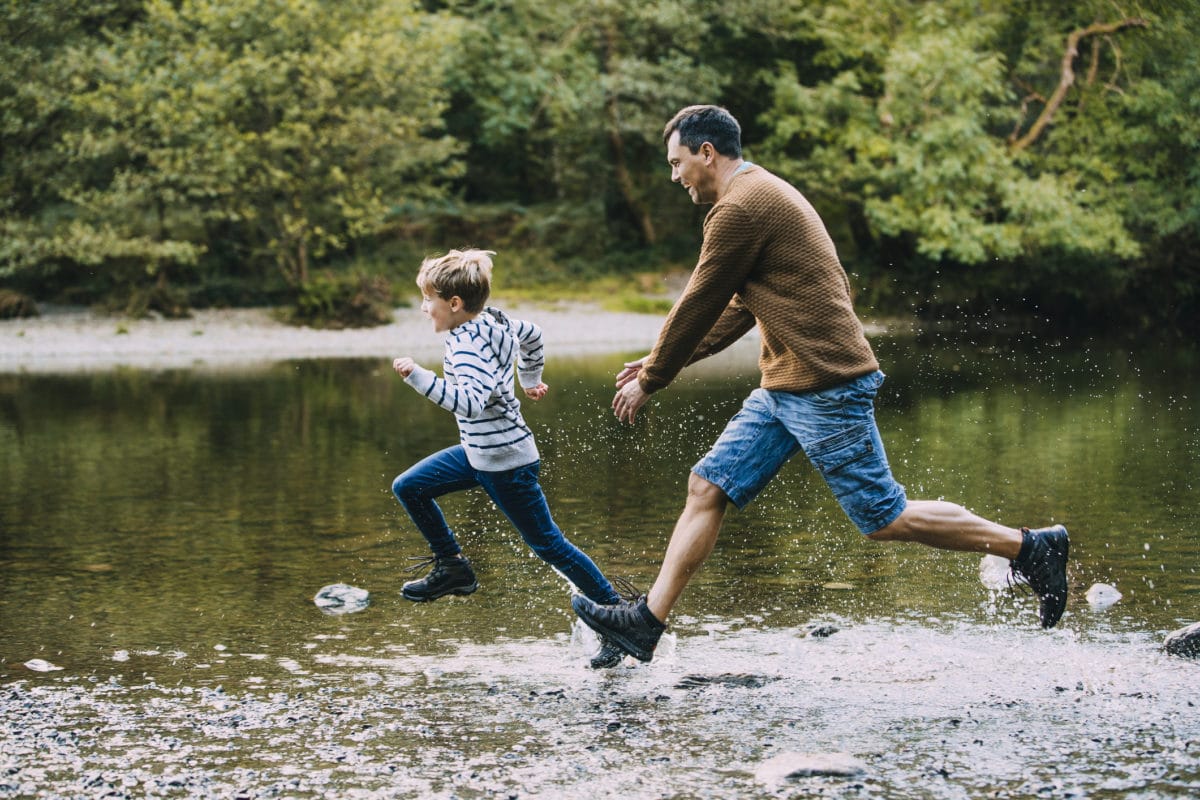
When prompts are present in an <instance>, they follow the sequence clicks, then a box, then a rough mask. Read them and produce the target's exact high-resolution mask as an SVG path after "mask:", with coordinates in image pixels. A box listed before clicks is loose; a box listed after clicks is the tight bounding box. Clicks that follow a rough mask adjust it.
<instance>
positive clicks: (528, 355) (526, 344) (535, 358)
mask: <svg viewBox="0 0 1200 800" xmlns="http://www.w3.org/2000/svg"><path fill="white" fill-rule="evenodd" d="M509 322H510V329H511V330H512V332H513V334H514V335H515V336H516V337H517V343H518V345H519V346H518V349H517V378H518V380H519V381H520V382H521V386H522V388H525V389H530V388H532V387H534V386H537V385H538V384H539V383H541V382H542V370H543V369H544V368H545V366H546V352H545V349H544V348H543V345H542V329H541V327H539V326H538V325H536V324H534V323H532V322H528V321H527V320H523V319H510V320H509Z"/></svg>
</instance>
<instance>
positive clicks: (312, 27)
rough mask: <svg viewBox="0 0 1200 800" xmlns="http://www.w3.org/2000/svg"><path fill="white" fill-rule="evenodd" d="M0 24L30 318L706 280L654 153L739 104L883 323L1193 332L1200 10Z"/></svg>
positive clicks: (66, 12)
mask: <svg viewBox="0 0 1200 800" xmlns="http://www.w3.org/2000/svg"><path fill="white" fill-rule="evenodd" d="M2 8H3V13H2V14H0V147H2V148H3V153H4V158H3V159H2V160H0V280H5V281H6V282H7V283H10V284H12V285H13V286H14V287H15V288H18V289H23V290H25V291H27V292H30V293H32V294H34V295H35V296H37V295H43V296H66V297H72V296H86V294H87V291H85V290H84V288H83V287H90V291H91V292H92V293H93V294H95V293H97V292H99V293H104V292H108V293H112V294H116V295H119V296H123V297H126V298H128V299H129V300H130V302H129V303H126V304H125V305H126V307H127V308H131V309H136V308H137V307H141V306H144V305H146V304H147V303H148V304H149V305H151V306H153V305H154V304H155V303H156V302H159V303H161V304H162V305H170V304H173V303H175V302H176V301H177V300H178V297H177V294H173V293H172V292H171V290H170V289H169V286H170V285H172V284H175V285H183V286H194V287H201V288H200V289H198V290H197V292H194V293H193V294H194V295H196V294H199V295H204V296H207V297H215V296H238V295H245V296H264V295H273V293H274V292H275V289H274V288H270V287H274V286H275V285H276V284H278V285H281V286H286V287H288V289H287V291H288V292H290V293H291V296H292V297H293V298H301V299H304V298H307V299H306V300H303V301H304V302H306V303H308V302H309V301H311V300H312V299H313V298H327V297H328V296H330V292H329V291H327V290H328V289H329V286H326V285H325V283H324V282H325V281H326V280H327V277H326V276H327V275H328V274H331V273H327V272H326V271H327V270H335V271H345V270H346V269H347V266H348V265H349V266H351V267H353V268H355V269H358V270H359V271H360V272H361V271H362V268H363V266H364V265H365V264H370V265H371V268H370V272H371V273H372V274H376V275H379V274H384V273H392V279H393V280H395V281H398V282H399V283H401V284H404V285H406V284H408V283H409V282H410V280H411V276H412V273H413V272H414V271H415V269H416V264H417V262H418V261H419V258H416V257H415V256H416V255H417V254H419V253H420V252H421V251H423V250H424V251H431V250H432V251H444V250H446V249H447V248H449V247H454V246H461V245H467V244H473V245H478V246H486V247H489V248H492V249H497V250H499V251H501V253H502V257H503V256H507V255H509V254H511V255H512V257H509V258H506V259H505V261H504V263H505V265H506V269H510V270H511V272H510V273H509V278H508V279H509V280H510V281H511V284H512V285H522V286H529V285H534V284H536V283H538V282H541V281H544V280H545V279H546V278H547V277H551V278H554V279H556V280H562V281H574V280H578V279H579V278H581V277H592V276H595V275H596V274H598V273H604V272H612V273H616V274H620V275H623V276H626V277H629V276H633V275H636V274H637V273H639V272H642V271H644V270H646V269H647V268H648V267H652V266H655V265H660V266H671V265H675V264H678V263H681V262H682V263H686V262H688V261H690V259H691V258H693V257H694V252H695V248H696V245H697V243H698V237H699V232H700V222H701V220H702V216H703V213H704V209H698V208H696V207H694V206H692V205H691V204H690V202H688V200H687V198H686V196H685V195H684V193H682V192H680V191H679V190H678V188H677V187H674V186H672V185H671V183H670V182H669V180H668V179H667V178H668V172H667V169H666V167H665V164H664V162H663V151H662V142H661V139H660V135H661V129H662V124H663V122H664V121H665V120H666V119H667V118H668V117H669V116H670V115H671V114H672V113H673V112H674V111H675V110H677V109H678V108H679V107H681V106H683V105H687V104H691V103H705V102H715V103H720V104H722V105H725V106H727V107H728V108H730V110H732V111H733V112H734V113H735V115H737V117H738V118H739V120H741V122H742V124H743V134H744V135H743V139H744V143H745V145H746V151H747V156H748V157H750V158H751V159H753V160H755V161H757V162H759V163H761V164H763V165H764V166H766V167H767V168H769V169H771V170H773V171H775V172H777V173H779V174H781V175H783V176H784V177H786V178H788V179H789V180H791V181H793V182H794V183H796V184H797V185H798V186H800V187H801V189H802V190H803V191H805V193H806V194H808V195H809V196H810V197H811V198H812V199H813V200H814V202H815V203H816V204H817V206H818V208H820V209H821V211H822V213H823V214H824V216H825V217H826V219H827V220H828V221H829V222H830V224H831V226H832V227H833V229H834V233H835V238H836V239H837V240H838V242H839V246H840V247H841V249H842V252H843V257H844V258H845V260H846V262H847V264H848V266H849V267H850V268H851V270H852V272H853V274H854V277H855V280H856V282H857V283H858V284H859V287H860V289H861V290H862V293H863V297H864V300H865V301H866V306H867V308H872V307H873V308H875V309H877V310H889V309H893V310H894V309H900V308H906V307H907V308H913V309H915V310H917V311H919V312H921V313H930V314H932V313H946V312H948V311H950V312H953V311H955V310H956V309H961V310H975V311H985V312H988V311H991V312H994V311H998V310H1002V309H1006V308H1007V309H1012V310H1017V311H1023V312H1028V311H1031V310H1037V311H1040V312H1045V313H1051V314H1054V315H1060V316H1066V317H1069V318H1070V319H1072V320H1073V321H1081V320H1086V319H1095V320H1105V321H1106V322H1107V321H1111V320H1113V319H1122V320H1124V321H1125V322H1129V323H1133V324H1155V323H1159V324H1167V325H1169V326H1172V327H1176V328H1187V327H1189V326H1192V325H1194V324H1195V323H1194V322H1192V321H1191V320H1194V319H1196V318H1198V317H1197V315H1196V313H1195V312H1196V310H1197V305H1198V304H1200V267H1197V266H1196V260H1195V258H1194V254H1195V252H1196V249H1197V246H1198V245H1200V242H1198V238H1200V237H1198V235H1197V232H1198V231H1200V224H1198V222H1200V166H1198V165H1200V158H1198V156H1200V152H1198V151H1200V122H1198V120H1200V113H1197V112H1200V107H1198V105H1200V100H1197V98H1198V97H1200V92H1198V90H1200V57H1198V56H1197V55H1196V49H1195V47H1194V45H1193V42H1194V41H1195V39H1196V35H1197V33H1200V32H1198V31H1197V30H1196V28H1197V26H1198V22H1200V0H1178V1H1177V2H1168V1H1167V0H1121V1H1120V2H1118V3H1113V2H1111V0H1081V2H1078V3H1070V4H1064V3H1059V2H1055V1H1054V0H1015V1H1014V0H983V1H982V2H980V1H979V0H946V2H940V3H926V2H921V1H920V0H840V2H837V3H833V2H811V3H803V4H801V3H794V2H790V1H789V0H734V1H733V2H718V0H642V2H634V0H599V1H597V0H563V2H560V3H549V4H548V3H543V2H537V0H446V1H445V2H436V0H434V1H432V2H430V1H427V2H424V3H422V4H417V3H416V2H410V1H409V0H400V1H397V0H347V2H333V0H261V1H260V0H172V1H168V0H99V1H98V2H92V3H83V2H79V0H43V1H42V2H39V3H22V2H19V1H18V0H7V2H5V3H4V4H3V6H2ZM314 276H321V277H317V278H314ZM230 281H243V282H244V283H245V284H247V285H254V286H257V287H259V289H258V291H244V292H231V291H228V290H226V289H223V288H219V287H224V286H226V285H227V284H228V283H229V282H230ZM314 281H316V283H317V284H318V285H316V286H311V285H310V284H313V282H314ZM352 282H353V281H351V283H352ZM333 294H338V293H337V292H334V293H333ZM139 297H140V298H143V299H144V302H143V300H138V299H137V298H139ZM153 298H162V300H160V301H159V300H154V299H153ZM323 303H324V300H323V299H322V300H321V301H320V302H315V305H313V307H314V308H323V307H324V305H323ZM300 316H302V317H305V318H307V317H306V315H305V314H301V315H300Z"/></svg>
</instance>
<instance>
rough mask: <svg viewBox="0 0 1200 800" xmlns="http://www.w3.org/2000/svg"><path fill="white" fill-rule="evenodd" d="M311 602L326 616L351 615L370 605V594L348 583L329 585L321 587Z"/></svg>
mask: <svg viewBox="0 0 1200 800" xmlns="http://www.w3.org/2000/svg"><path fill="white" fill-rule="evenodd" d="M313 602H314V603H316V604H317V608H319V609H321V610H322V611H324V612H325V613H326V614H353V613H354V612H355V611H362V610H363V609H364V608H366V607H367V606H368V605H369V604H370V602H371V594H370V592H368V591H367V590H366V589H360V588H358V587H357V586H351V585H350V584H348V583H331V584H329V585H328V586H322V587H321V589H320V590H319V591H318V592H317V594H316V595H315V596H314V597H313Z"/></svg>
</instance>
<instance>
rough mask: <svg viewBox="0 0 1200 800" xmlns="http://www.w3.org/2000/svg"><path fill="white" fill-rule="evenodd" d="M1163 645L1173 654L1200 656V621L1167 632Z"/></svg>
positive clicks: (1187, 656)
mask: <svg viewBox="0 0 1200 800" xmlns="http://www.w3.org/2000/svg"><path fill="white" fill-rule="evenodd" d="M1163 647H1164V648H1165V649H1166V651H1167V652H1168V653H1170V654H1171V655H1173V656H1184V657H1186V658H1197V657H1200V622H1196V623H1193V624H1191V625H1188V626H1187V627H1186V628H1180V629H1179V630H1177V631H1175V632H1174V633H1170V634H1167V638H1166V639H1165V640H1164V641H1163Z"/></svg>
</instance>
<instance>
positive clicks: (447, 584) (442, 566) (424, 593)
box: [400, 556, 479, 603]
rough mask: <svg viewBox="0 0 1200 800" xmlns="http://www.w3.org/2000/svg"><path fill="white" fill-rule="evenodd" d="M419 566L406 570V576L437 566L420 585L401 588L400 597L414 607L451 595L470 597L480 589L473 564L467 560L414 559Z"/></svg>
mask: <svg viewBox="0 0 1200 800" xmlns="http://www.w3.org/2000/svg"><path fill="white" fill-rule="evenodd" d="M411 558H412V559H413V560H415V561H417V562H419V563H416V564H413V565H412V566H411V567H408V568H407V569H405V570H404V571H405V572H416V571H417V570H419V569H421V568H422V567H427V566H429V565H430V564H432V565H433V569H431V570H430V571H429V574H428V575H426V576H425V577H424V578H421V580H419V581H409V582H408V583H406V584H404V586H402V587H400V594H402V595H403V596H404V599H405V600H412V601H413V602H414V603H427V602H429V601H430V600H437V599H438V598H439V597H444V596H446V595H448V594H470V593H471V592H473V591H475V590H476V589H478V588H479V583H478V582H477V581H476V580H475V573H474V571H472V569H471V562H470V561H468V560H467V559H466V558H464V557H463V556H450V557H448V558H447V557H437V556H411Z"/></svg>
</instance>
